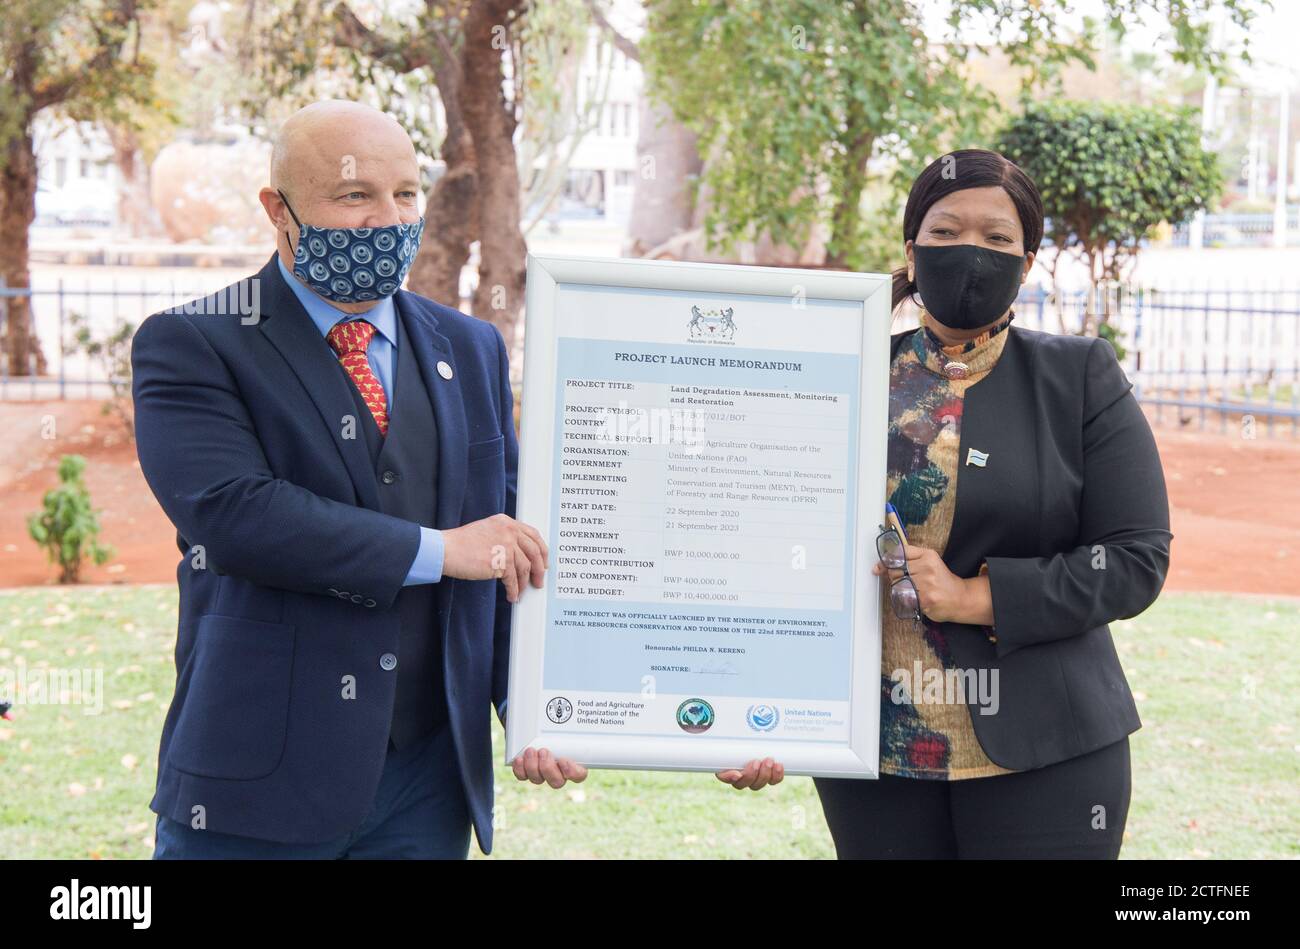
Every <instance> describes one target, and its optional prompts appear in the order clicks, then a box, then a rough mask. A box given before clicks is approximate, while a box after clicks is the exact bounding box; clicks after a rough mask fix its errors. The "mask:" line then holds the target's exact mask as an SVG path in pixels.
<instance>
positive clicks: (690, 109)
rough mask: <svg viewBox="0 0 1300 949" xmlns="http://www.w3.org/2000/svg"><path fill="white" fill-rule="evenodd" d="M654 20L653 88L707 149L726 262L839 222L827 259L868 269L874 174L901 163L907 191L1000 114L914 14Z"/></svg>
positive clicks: (658, 12)
mask: <svg viewBox="0 0 1300 949" xmlns="http://www.w3.org/2000/svg"><path fill="white" fill-rule="evenodd" d="M647 14H648V22H647V32H646V35H645V37H644V38H643V39H642V41H641V44H640V47H641V52H642V57H643V60H644V63H645V66H646V69H647V82H648V88H649V91H650V93H651V94H652V95H655V96H657V97H659V98H661V99H662V100H663V101H664V102H665V103H666V104H667V105H668V106H669V107H670V108H671V109H672V110H673V112H674V113H675V114H676V116H677V117H678V119H679V120H681V121H682V122H683V123H684V124H685V125H686V126H688V127H689V128H691V129H692V130H694V131H695V132H697V133H698V135H699V136H700V152H701V154H703V155H705V156H706V159H707V165H706V172H705V184H706V185H707V187H708V188H709V189H710V190H711V193H712V200H711V202H710V205H711V206H710V213H709V215H708V217H707V219H706V221H705V226H706V228H707V230H708V233H709V236H710V238H711V240H712V241H713V242H714V245H715V246H718V247H721V248H722V249H724V250H729V249H730V248H731V247H732V246H733V245H734V243H735V242H736V241H738V240H752V239H754V238H756V237H757V236H758V235H759V234H761V233H763V232H767V233H769V234H770V235H771V236H772V238H773V239H774V240H776V241H778V242H782V243H792V244H799V243H802V241H803V240H805V239H806V238H807V236H808V234H809V232H810V228H811V227H812V226H813V225H814V224H815V223H817V222H819V221H821V222H831V221H835V222H836V223H838V224H839V227H838V228H833V229H832V234H831V241H830V257H831V258H832V259H834V260H837V261H840V262H843V263H845V264H847V265H849V266H854V267H866V266H867V265H868V264H869V263H871V262H872V261H870V260H868V256H867V247H868V245H869V244H870V237H869V235H868V234H867V233H866V228H865V226H864V225H863V223H862V221H861V219H860V217H859V216H858V214H857V212H858V207H859V204H860V202H861V199H862V195H863V189H864V185H865V184H866V183H867V180H868V169H867V162H868V161H870V160H873V159H879V158H881V157H885V158H888V159H891V160H892V162H891V164H892V165H893V166H894V169H895V170H894V171H893V173H892V174H889V173H886V174H887V178H888V180H889V183H890V184H891V185H892V186H893V189H894V190H895V191H897V190H899V189H905V188H906V187H907V186H908V184H910V181H911V178H912V177H913V176H914V174H915V172H916V171H918V170H919V169H920V167H921V166H922V165H923V158H922V156H926V155H933V154H937V153H939V152H940V151H942V150H943V149H944V148H946V147H952V146H956V145H959V144H966V143H967V142H968V141H970V140H972V139H974V140H978V138H979V136H980V129H981V127H982V123H983V121H984V116H985V112H986V111H987V109H988V108H989V107H990V106H991V105H992V102H993V99H992V97H991V95H989V94H988V93H987V92H985V91H983V90H980V89H978V88H976V87H974V86H972V85H971V84H969V83H968V82H967V81H966V80H965V78H964V77H963V75H962V68H961V66H962V64H961V63H960V62H959V61H957V60H953V59H939V58H936V57H932V56H931V55H930V54H929V53H928V52H927V51H926V37H925V35H924V33H923V32H922V29H921V24H920V19H919V15H918V13H917V11H916V9H915V5H914V4H913V3H910V2H907V0H884V2H879V3H872V4H843V3H839V4H826V3H821V2H814V0H768V2H763V3H757V2H748V0H742V2H736V0H703V2H697V0H650V2H649V3H648V4H647ZM895 233H896V230H895Z"/></svg>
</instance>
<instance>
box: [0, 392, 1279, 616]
mask: <svg viewBox="0 0 1300 949" xmlns="http://www.w3.org/2000/svg"><path fill="white" fill-rule="evenodd" d="M100 404H101V403H100V402H98V401H48V402H6V403H0V426H3V430H4V431H7V432H9V433H10V439H9V445H8V451H7V452H5V453H4V455H3V456H0V500H2V501H3V504H0V586H5V587H11V586H28V585H34V584H45V583H53V582H54V578H55V576H56V575H57V571H56V569H55V568H54V567H53V565H51V564H50V563H49V562H48V561H47V560H46V559H45V553H44V551H43V550H41V549H40V548H38V547H37V546H36V544H35V542H34V541H32V539H31V538H30V537H29V536H28V534H27V515H28V514H29V513H31V512H34V511H36V510H38V509H39V508H40V505H41V497H42V495H43V494H44V493H45V491H47V490H48V489H49V488H51V487H53V486H54V484H55V483H56V482H57V480H58V479H57V475H56V469H57V465H58V459H59V456H60V455H62V454H65V453H72V452H76V453H79V454H82V455H85V456H86V458H87V460H88V462H89V464H88V467H87V474H86V483H87V486H88V488H89V489H90V494H91V499H92V502H93V504H94V505H95V507H96V508H97V509H100V510H101V511H102V513H101V514H100V526H101V539H102V540H103V541H104V542H106V543H109V544H111V545H112V546H113V547H114V548H115V551H116V552H115V555H114V557H113V558H112V559H111V560H110V561H109V562H108V563H107V564H105V565H104V566H102V567H97V566H94V565H88V566H86V567H85V568H83V572H82V580H83V582H87V583H149V582H171V581H173V580H174V579H175V576H176V573H175V571H176V563H177V561H178V559H179V552H178V551H177V549H176V544H175V536H176V534H175V530H174V529H173V528H172V526H171V524H170V523H169V522H168V520H167V517H166V515H164V514H163V512H162V510H161V508H159V507H158V504H157V502H156V501H155V500H154V498H153V495H152V494H151V493H150V491H149V487H148V485H147V484H145V481H144V477H143V475H142V474H141V473H140V467H139V464H138V462H137V461H136V457H135V449H134V446H133V445H132V444H131V443H130V442H129V441H128V440H127V438H126V436H125V431H124V429H123V427H122V425H121V423H120V422H119V421H117V420H116V419H115V418H114V417H112V416H106V415H101V414H100ZM47 415H50V416H53V417H54V420H55V431H56V433H57V436H58V437H56V438H54V439H43V438H41V431H42V418H43V417H44V416H47ZM1166 418H1171V415H1167V416H1166ZM1153 430H1154V431H1155V433H1156V439H1157V441H1158V442H1159V445H1160V455H1161V458H1162V460H1163V461H1164V465H1165V475H1166V479H1167V483H1168V485H1169V499H1170V516H1171V519H1172V525H1171V529H1172V530H1173V533H1174V541H1173V547H1172V552H1173V563H1172V565H1171V567H1170V571H1169V576H1168V579H1167V581H1166V584H1165V589H1168V590H1207V591H1222V592H1234V593H1266V594H1282V595H1288V596H1300V569H1298V568H1300V504H1297V503H1296V501H1297V500H1300V497H1298V495H1300V438H1294V437H1292V436H1291V435H1290V434H1282V433H1283V432H1287V431H1288V430H1287V429H1286V428H1283V429H1281V430H1280V432H1279V434H1278V435H1277V436H1276V437H1274V438H1271V439H1270V438H1268V437H1267V435H1266V434H1265V433H1264V431H1263V428H1262V427H1261V428H1260V431H1259V437H1258V438H1256V439H1253V440H1248V439H1244V438H1241V437H1240V436H1235V435H1221V434H1218V433H1217V432H1214V433H1211V432H1205V433H1201V432H1198V431H1196V430H1195V429H1194V428H1192V427H1191V426H1189V427H1188V428H1187V429H1179V428H1178V427H1177V423H1176V422H1173V423H1172V424H1170V423H1168V422H1166V423H1163V424H1159V425H1154V426H1153Z"/></svg>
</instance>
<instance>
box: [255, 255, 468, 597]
mask: <svg viewBox="0 0 1300 949" xmlns="http://www.w3.org/2000/svg"><path fill="white" fill-rule="evenodd" d="M275 262H276V264H277V265H278V266H279V268H280V275H281V276H282V277H284V282H285V283H287V284H288V285H289V289H291V290H292V291H293V292H294V295H295V296H296V297H297V298H298V300H299V301H300V302H301V303H302V307H303V309H304V310H306V311H307V315H308V316H310V317H311V321H312V322H313V323H315V324H316V328H317V329H318V330H320V334H321V336H322V337H323V336H326V335H328V334H329V331H330V330H331V329H333V328H334V324H336V323H340V322H342V321H344V320H352V319H364V320H366V321H367V322H369V323H372V324H373V325H374V327H375V330H376V333H375V335H374V337H373V338H372V339H371V340H370V345H369V346H368V347H366V359H367V361H368V362H369V363H370V368H371V370H373V371H374V373H375V375H376V376H378V377H379V384H380V385H381V386H383V387H384V401H385V407H386V408H388V409H389V411H391V410H392V405H393V362H394V360H395V358H396V354H397V310H396V309H395V307H394V306H393V298H392V297H381V298H380V300H379V302H378V303H377V304H375V306H373V307H371V308H370V309H369V310H367V311H366V312H365V313H344V312H343V311H342V310H340V309H337V308H336V307H333V306H330V304H329V302H328V301H326V300H325V299H324V298H323V297H318V296H317V295H316V294H315V293H313V292H312V291H311V289H309V288H308V287H307V285H306V284H304V283H302V282H301V281H300V280H299V279H298V278H297V277H295V276H294V275H293V273H292V271H290V270H288V269H287V268H286V267H285V266H284V261H282V260H281V259H280V258H279V257H278V256H277V257H276V258H275ZM443 554H444V544H443V539H442V531H440V530H434V529H433V528H432V527H425V526H424V525H423V524H421V525H420V549H419V550H417V551H416V553H415V560H414V561H413V562H412V563H411V569H410V570H409V571H408V572H407V574H406V580H405V581H403V583H402V586H411V585H412V584H415V583H437V582H438V581H439V580H441V579H442V565H443Z"/></svg>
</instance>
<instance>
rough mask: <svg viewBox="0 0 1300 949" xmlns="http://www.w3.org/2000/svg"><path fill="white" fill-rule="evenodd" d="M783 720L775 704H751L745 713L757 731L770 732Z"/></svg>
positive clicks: (751, 725)
mask: <svg viewBox="0 0 1300 949" xmlns="http://www.w3.org/2000/svg"><path fill="white" fill-rule="evenodd" d="M780 720H781V714H780V713H779V712H778V711H777V710H776V706H775V705H751V706H750V707H749V711H748V712H747V713H746V714H745V721H747V722H748V723H749V727H750V728H752V729H754V731H756V732H770V731H771V730H772V729H774V728H776V723H777V722H779V721H780Z"/></svg>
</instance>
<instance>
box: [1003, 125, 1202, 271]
mask: <svg viewBox="0 0 1300 949" xmlns="http://www.w3.org/2000/svg"><path fill="white" fill-rule="evenodd" d="M996 147H997V149H998V150H999V151H1001V152H1002V153H1003V154H1004V155H1006V156H1007V157H1008V158H1010V159H1011V160H1012V161H1014V162H1015V163H1016V164H1018V165H1019V166H1020V167H1021V168H1023V169H1024V170H1025V171H1026V172H1027V173H1028V174H1029V176H1030V177H1031V178H1033V179H1034V181H1035V183H1036V184H1037V185H1038V188H1039V191H1040V192H1041V193H1042V196H1043V210H1044V213H1045V214H1046V216H1047V217H1048V218H1049V228H1048V233H1047V235H1046V236H1047V237H1048V238H1050V240H1051V241H1052V242H1053V243H1054V244H1055V245H1056V246H1057V247H1060V248H1062V249H1068V250H1074V251H1075V252H1077V253H1079V254H1080V255H1081V256H1083V257H1084V258H1086V259H1087V260H1088V262H1089V264H1090V265H1091V266H1092V274H1093V279H1094V280H1117V279H1119V278H1120V277H1121V276H1122V273H1121V271H1122V269H1123V267H1124V266H1125V265H1126V264H1127V263H1129V262H1130V261H1131V260H1132V258H1133V257H1134V256H1135V255H1136V254H1137V251H1138V246H1139V243H1140V242H1141V241H1142V240H1143V239H1144V238H1146V237H1147V236H1148V235H1149V233H1150V231H1151V229H1152V228H1153V227H1155V226H1156V225H1157V224H1159V223H1161V222H1162V221H1167V222H1169V223H1170V224H1180V223H1182V222H1184V221H1186V220H1188V219H1189V218H1191V217H1192V215H1193V214H1195V213H1196V211H1198V210H1200V209H1204V208H1207V207H1208V205H1209V204H1210V202H1212V201H1213V200H1214V199H1215V198H1216V197H1217V196H1218V194H1219V191H1220V189H1221V187H1222V178H1221V175H1220V172H1219V168H1218V163H1217V158H1216V157H1215V155H1214V154H1213V153H1211V152H1208V151H1206V150H1205V149H1204V148H1202V147H1201V132H1200V123H1199V121H1198V120H1197V118H1196V116H1195V115H1194V114H1193V113H1192V112H1191V111H1190V110H1187V109H1181V110H1171V109H1167V108H1162V107H1141V106H1133V105H1125V104H1119V103H1105V102H1070V101H1064V100H1055V101H1051V102H1046V103H1040V104H1034V105H1030V106H1028V107H1027V108H1026V110H1025V112H1024V114H1023V115H1021V116H1019V117H1017V118H1015V119H1013V120H1012V121H1011V122H1010V123H1009V124H1008V126H1007V127H1006V129H1005V130H1004V131H1003V132H1002V134H1001V135H1000V137H999V139H998V142H997V146H996Z"/></svg>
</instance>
